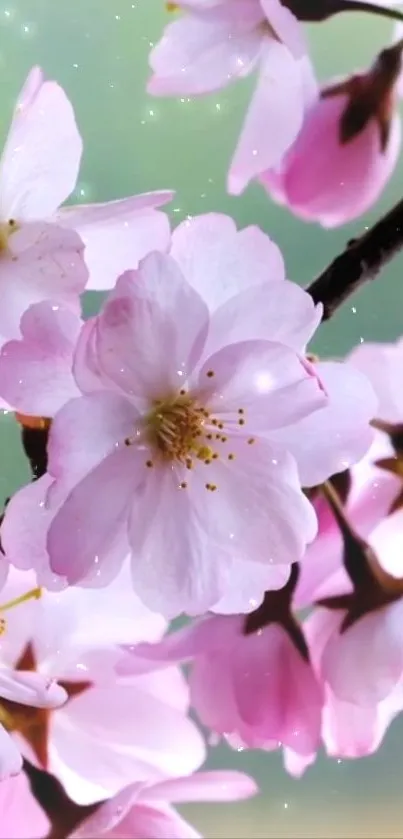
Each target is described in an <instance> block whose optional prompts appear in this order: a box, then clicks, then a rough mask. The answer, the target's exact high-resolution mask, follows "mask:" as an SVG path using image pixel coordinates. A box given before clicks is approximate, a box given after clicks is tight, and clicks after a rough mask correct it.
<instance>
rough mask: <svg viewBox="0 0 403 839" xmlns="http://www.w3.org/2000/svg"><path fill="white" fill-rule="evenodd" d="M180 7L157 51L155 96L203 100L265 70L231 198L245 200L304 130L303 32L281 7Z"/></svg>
mask: <svg viewBox="0 0 403 839" xmlns="http://www.w3.org/2000/svg"><path fill="white" fill-rule="evenodd" d="M174 6H175V7H176V9H177V10H181V11H183V13H184V14H183V15H181V16H179V18H178V19H177V20H174V22H172V23H170V24H168V26H167V27H166V29H165V31H164V34H163V37H162V38H161V40H160V41H159V43H158V44H157V45H156V46H155V47H154V48H153V49H152V51H151V54H150V59H149V61H150V66H151V69H152V71H153V75H152V77H151V79H150V81H149V84H148V91H149V92H150V93H152V94H153V95H155V96H192V95H200V94H204V93H209V92H211V91H215V90H220V89H222V88H224V87H226V86H227V85H228V84H229V83H230V82H232V81H234V80H236V79H239V78H243V77H244V76H247V75H249V74H250V73H252V72H253V71H254V70H256V69H258V71H259V75H258V81H257V86H256V89H255V92H254V95H253V98H252V101H251V103H250V106H249V110H248V113H247V116H246V119H245V122H244V125H243V128H242V131H241V136H240V139H239V142H238V145H237V149H236V151H235V154H234V157H233V160H232V163H231V167H230V171H229V175H228V189H229V191H230V192H231V193H233V194H239V193H240V192H242V191H243V190H244V189H245V187H246V186H247V184H248V182H249V181H250V180H251V178H253V177H255V176H256V175H258V174H259V173H260V172H263V171H264V170H265V169H267V168H268V167H269V166H273V165H274V164H276V163H278V162H279V161H280V159H281V157H282V156H283V154H284V152H285V151H286V150H287V148H288V147H289V146H290V145H291V143H292V142H293V140H294V139H295V137H296V135H297V133H298V131H299V129H300V127H301V125H302V119H303V114H304V108H305V100H306V95H307V90H308V86H307V84H306V80H305V79H304V73H305V74H306V67H305V66H304V56H305V41H304V36H303V32H302V28H301V26H300V24H299V23H298V21H297V20H296V18H295V17H294V15H293V14H291V12H290V11H289V10H288V9H287V8H286V7H285V6H284V5H283V4H282V3H280V2H279V0H252V2H250V0H220V1H219V2H208V3H206V2H205V0H192V2H190V3H189V2H187V0H180V2H179V3H175V4H174ZM274 125H275V130H270V128H269V129H268V126H274Z"/></svg>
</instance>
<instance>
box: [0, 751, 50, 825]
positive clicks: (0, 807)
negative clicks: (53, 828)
mask: <svg viewBox="0 0 403 839" xmlns="http://www.w3.org/2000/svg"><path fill="white" fill-rule="evenodd" d="M10 742H11V741H10ZM0 812H1V815H2V817H1V821H0V837H1V839H43V837H44V836H47V834H48V832H49V830H50V822H49V819H48V818H47V816H46V815H45V813H44V811H43V810H42V808H41V807H40V806H39V804H38V803H37V801H36V799H35V798H34V796H33V795H32V792H31V788H30V785H29V781H28V778H27V776H26V775H25V773H24V772H20V774H19V775H17V777H15V778H8V779H7V780H3V781H2V783H1V786H0Z"/></svg>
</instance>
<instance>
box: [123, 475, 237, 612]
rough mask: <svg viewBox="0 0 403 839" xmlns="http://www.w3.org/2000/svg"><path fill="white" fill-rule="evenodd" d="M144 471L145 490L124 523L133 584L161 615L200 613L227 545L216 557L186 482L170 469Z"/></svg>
mask: <svg viewBox="0 0 403 839" xmlns="http://www.w3.org/2000/svg"><path fill="white" fill-rule="evenodd" d="M149 472H150V473H152V475H151V477H150V478H149V480H148V482H147V487H146V493H145V494H144V495H143V496H142V497H141V498H140V497H139V496H138V497H137V499H135V501H134V504H133V508H132V517H131V523H130V545H131V548H132V554H133V563H132V574H133V584H134V589H135V591H136V593H137V594H138V596H139V597H140V598H141V600H143V602H144V603H145V604H146V605H147V606H148V607H149V608H150V609H152V610H153V611H156V612H160V613H161V614H163V615H164V617H166V618H172V617H176V616H177V615H179V614H181V613H183V612H185V613H188V614H201V613H203V612H206V611H207V610H208V609H209V608H210V606H212V605H213V604H214V603H216V602H217V600H219V598H220V596H221V594H222V591H223V586H224V580H225V575H226V570H227V562H228V561H229V556H230V555H229V549H230V545H229V544H228V545H227V551H228V553H226V551H225V549H222V550H221V554H220V556H219V559H218V558H217V556H216V555H214V548H213V545H214V542H213V541H212V540H211V539H209V537H208V534H207V531H206V530H205V529H204V527H203V525H202V524H201V522H200V515H199V513H198V510H197V508H196V507H195V506H194V505H193V493H192V491H191V489H192V487H191V485H189V488H188V489H186V490H184V489H182V488H181V486H180V484H181V483H182V477H183V476H181V475H176V474H175V470H172V471H168V470H164V471H162V470H159V469H157V468H154V469H153V470H149ZM147 477H148V476H147ZM196 492H198V493H199V494H200V492H199V488H198V487H196ZM204 494H205V495H206V496H207V495H208V493H207V492H206V490H204ZM167 556H169V558H170V559H169V563H167V561H166V557H167Z"/></svg>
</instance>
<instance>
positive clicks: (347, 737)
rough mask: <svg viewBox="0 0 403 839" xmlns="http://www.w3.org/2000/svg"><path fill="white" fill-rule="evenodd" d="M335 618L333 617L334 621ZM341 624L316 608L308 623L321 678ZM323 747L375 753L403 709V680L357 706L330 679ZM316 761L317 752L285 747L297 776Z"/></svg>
mask: <svg viewBox="0 0 403 839" xmlns="http://www.w3.org/2000/svg"><path fill="white" fill-rule="evenodd" d="M332 618H333V620H332ZM335 624H337V616H336V615H333V616H329V613H326V612H325V610H324V609H323V610H315V612H314V613H313V614H311V616H310V617H309V618H308V619H307V620H306V621H305V622H304V634H305V637H306V639H307V642H308V645H309V650H310V655H311V661H312V665H313V667H314V670H315V672H316V674H317V677H318V679H319V678H320V675H319V674H320V661H321V656H322V653H323V650H324V649H325V647H326V644H327V641H328V639H329V635H331V633H332V630H333V628H334V626H335ZM323 691H324V697H325V698H324V705H323V709H322V729H321V741H322V746H323V748H324V749H325V751H326V754H327V755H328V756H329V757H333V758H340V759H343V760H354V759H357V758H362V757H366V756H367V755H371V754H374V753H375V752H376V751H377V750H378V748H379V746H380V745H381V743H382V741H383V738H384V736H385V734H386V732H387V730H388V728H389V726H390V724H391V722H392V721H393V719H394V718H395V717H396V716H397V715H398V714H399V713H400V712H401V711H402V709H403V683H400V684H398V685H397V687H396V688H395V689H394V690H392V692H391V693H390V694H389V695H388V696H387V697H386V699H384V700H382V701H380V702H377V703H374V704H373V705H367V706H363V705H357V704H354V703H352V702H346V701H343V700H341V699H339V698H338V697H337V696H336V695H335V694H334V693H333V691H332V689H331V687H330V685H329V683H328V682H326V681H325V682H324V683H323ZM315 760H316V753H315V752H312V754H311V755H301V754H298V753H297V752H296V751H293V750H292V749H290V748H285V749H284V764H285V767H286V769H287V771H288V772H289V773H290V774H291V775H293V776H294V777H297V778H299V777H301V775H302V774H303V773H304V772H305V770H306V769H307V768H308V767H309V766H311V765H312V764H313V763H314V762H315Z"/></svg>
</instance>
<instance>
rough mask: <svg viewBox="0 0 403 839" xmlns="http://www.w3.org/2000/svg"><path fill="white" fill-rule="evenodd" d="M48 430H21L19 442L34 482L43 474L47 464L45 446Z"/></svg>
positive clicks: (25, 428)
mask: <svg viewBox="0 0 403 839" xmlns="http://www.w3.org/2000/svg"><path fill="white" fill-rule="evenodd" d="M48 437H49V428H27V427H26V426H24V425H23V426H22V428H21V440H22V445H23V449H24V452H25V455H26V457H27V458H28V461H29V465H30V467H31V472H32V479H33V480H34V481H36V480H37V479H38V478H41V477H42V475H44V474H45V472H46V469H47V464H48V455H47V444H48Z"/></svg>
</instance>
